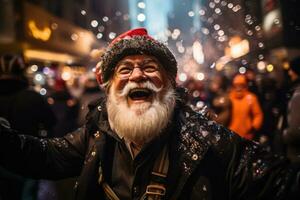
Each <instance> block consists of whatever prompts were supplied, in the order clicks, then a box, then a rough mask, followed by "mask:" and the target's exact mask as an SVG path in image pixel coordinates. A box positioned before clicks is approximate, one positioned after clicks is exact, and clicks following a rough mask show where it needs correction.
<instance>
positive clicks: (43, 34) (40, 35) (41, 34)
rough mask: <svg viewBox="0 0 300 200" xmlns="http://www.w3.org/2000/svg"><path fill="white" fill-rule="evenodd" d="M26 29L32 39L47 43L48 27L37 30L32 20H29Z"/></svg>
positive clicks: (49, 33) (49, 31)
mask: <svg viewBox="0 0 300 200" xmlns="http://www.w3.org/2000/svg"><path fill="white" fill-rule="evenodd" d="M28 28H29V30H30V33H31V35H32V37H34V38H35V39H38V40H42V41H48V40H49V39H50V36H51V29H50V28H49V27H47V26H46V27H43V28H39V27H37V25H36V23H35V21H34V20H29V21H28Z"/></svg>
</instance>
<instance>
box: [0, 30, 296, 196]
mask: <svg viewBox="0 0 300 200" xmlns="http://www.w3.org/2000/svg"><path fill="white" fill-rule="evenodd" d="M176 72H177V66H176V60H175V58H174V56H173V55H172V53H171V52H170V51H169V49H168V48H167V47H166V46H165V45H164V44H162V43H160V42H158V41H156V40H154V39H153V38H151V37H150V36H149V35H148V34H147V31H146V30H145V29H143V28H140V29H135V30H131V31H128V32H126V33H124V34H122V35H120V36H119V37H117V38H116V39H115V40H114V41H112V43H111V44H110V46H109V47H108V50H107V52H106V53H105V54H104V55H103V56H102V58H101V63H99V65H98V66H97V70H96V73H97V78H98V80H99V82H100V84H101V85H102V87H104V88H105V90H106V94H107V98H105V99H103V100H99V101H98V102H95V103H94V104H91V105H90V112H89V114H88V116H87V123H86V124H85V125H84V126H83V127H82V128H80V129H78V130H76V131H75V132H73V133H70V134H68V135H66V136H65V137H63V138H54V139H47V140H45V139H37V138H33V137H29V136H25V135H24V136H18V135H16V134H15V131H13V130H11V129H10V128H9V127H7V126H5V125H2V127H1V132H0V158H1V164H2V165H3V166H5V167H7V168H9V169H11V170H14V171H16V172H18V173H20V174H23V175H27V176H31V177H35V178H49V179H60V178H66V177H70V176H79V178H78V182H77V183H76V185H75V195H76V197H75V198H76V199H81V200H93V199H95V200H96V199H122V200H124V199H125V200H126V199H193V200H198V199H283V198H289V199H291V198H292V197H295V198H296V195H298V194H299V191H298V189H299V183H298V181H299V180H297V173H298V171H297V169H295V167H292V166H291V165H289V164H288V162H287V161H286V160H285V159H283V158H279V157H272V156H270V155H269V154H268V153H266V152H265V151H263V150H262V149H261V148H260V147H259V146H258V145H257V144H255V143H253V142H251V141H248V140H245V139H242V138H240V137H239V136H238V135H236V134H234V133H232V132H230V131H229V130H227V129H225V128H224V127H222V126H220V125H218V124H216V123H215V122H213V121H210V120H208V119H206V118H205V117H204V116H202V115H201V114H199V113H195V112H193V111H192V110H191V109H190V108H189V107H188V106H187V105H186V104H185V102H184V96H183V95H184V91H183V90H180V89H176V87H175V76H176ZM298 175H299V173H298ZM298 178H299V176H298ZM292 195H294V196H292Z"/></svg>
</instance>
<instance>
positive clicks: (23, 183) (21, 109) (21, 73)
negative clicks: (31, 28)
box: [0, 54, 56, 200]
mask: <svg viewBox="0 0 300 200" xmlns="http://www.w3.org/2000/svg"><path fill="white" fill-rule="evenodd" d="M0 59H1V60H0V117H2V118H5V119H7V120H9V122H10V126H11V127H12V128H14V129H15V130H18V131H21V132H23V133H26V134H30V135H31V136H34V137H38V138H46V137H48V136H52V131H51V130H52V128H53V126H54V125H55V122H56V118H55V115H54V113H53V112H52V110H51V108H50V106H49V105H48V103H47V101H46V100H45V99H44V98H43V97H42V96H41V95H40V94H38V93H37V92H35V91H33V90H32V89H30V88H29V82H28V79H27V78H26V76H25V63H24V60H23V58H22V57H21V56H19V55H10V54H7V55H1V57H0ZM37 189H38V182H36V181H34V180H29V179H24V178H23V177H20V176H18V175H15V174H12V173H10V172H8V171H6V170H4V169H3V168H2V167H1V168H0V199H1V200H20V199H24V200H27V199H30V200H31V199H36V198H37ZM22 196H23V197H22Z"/></svg>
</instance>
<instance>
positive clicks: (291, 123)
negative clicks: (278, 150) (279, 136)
mask: <svg viewBox="0 0 300 200" xmlns="http://www.w3.org/2000/svg"><path fill="white" fill-rule="evenodd" d="M288 74H289V76H290V79H291V81H292V85H291V88H290V100H289V102H288V108H287V128H286V129H285V130H284V133H283V141H284V143H285V144H286V145H287V157H288V158H290V159H291V160H293V161H297V162H300V113H299V112H300V57H297V58H295V59H294V60H292V61H291V62H290V69H289V71H288Z"/></svg>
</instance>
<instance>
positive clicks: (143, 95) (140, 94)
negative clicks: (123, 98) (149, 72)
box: [128, 88, 152, 101]
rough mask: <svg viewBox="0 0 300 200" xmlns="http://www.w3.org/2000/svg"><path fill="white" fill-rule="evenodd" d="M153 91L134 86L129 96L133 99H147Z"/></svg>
mask: <svg viewBox="0 0 300 200" xmlns="http://www.w3.org/2000/svg"><path fill="white" fill-rule="evenodd" d="M151 95H152V91H151V90H149V89H147V88H134V89H132V90H130V92H129V94H128V96H129V98H130V99H131V100H134V101H137V100H147V99H148V98H149V97H151Z"/></svg>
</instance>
